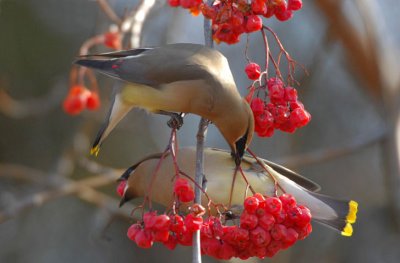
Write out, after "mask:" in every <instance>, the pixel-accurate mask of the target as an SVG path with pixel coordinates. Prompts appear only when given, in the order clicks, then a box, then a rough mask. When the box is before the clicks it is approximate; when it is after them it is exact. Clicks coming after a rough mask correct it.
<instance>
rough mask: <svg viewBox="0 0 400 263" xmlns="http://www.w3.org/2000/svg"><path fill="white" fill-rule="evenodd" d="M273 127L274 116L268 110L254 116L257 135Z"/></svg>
mask: <svg viewBox="0 0 400 263" xmlns="http://www.w3.org/2000/svg"><path fill="white" fill-rule="evenodd" d="M273 127H274V117H273V116H272V114H271V113H270V112H269V111H268V110H264V112H263V114H260V115H258V116H256V117H255V131H256V132H257V134H258V135H259V136H262V135H264V133H265V131H266V130H268V129H270V128H273Z"/></svg>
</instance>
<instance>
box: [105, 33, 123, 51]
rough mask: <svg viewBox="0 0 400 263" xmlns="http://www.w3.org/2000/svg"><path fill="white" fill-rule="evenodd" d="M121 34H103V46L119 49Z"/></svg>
mask: <svg viewBox="0 0 400 263" xmlns="http://www.w3.org/2000/svg"><path fill="white" fill-rule="evenodd" d="M121 40H122V39H121V34H120V33H119V32H107V33H105V34H104V45H105V46H106V47H109V48H113V49H121V46H122V43H121Z"/></svg>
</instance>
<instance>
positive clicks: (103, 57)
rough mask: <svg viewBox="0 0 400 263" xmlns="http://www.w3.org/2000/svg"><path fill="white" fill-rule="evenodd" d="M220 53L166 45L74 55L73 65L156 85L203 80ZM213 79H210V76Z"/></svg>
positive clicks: (178, 45)
mask: <svg viewBox="0 0 400 263" xmlns="http://www.w3.org/2000/svg"><path fill="white" fill-rule="evenodd" d="M222 58H224V56H223V55H222V54H221V53H219V52H218V51H216V50H212V49H209V48H206V47H204V46H202V45H197V44H187V43H184V44H182V43H179V44H170V45H165V46H161V47H153V48H139V49H132V50H126V51H117V52H111V53H103V54H94V55H86V56H81V57H78V59H77V60H76V61H75V62H74V63H75V64H78V65H81V66H85V67H89V68H93V69H95V70H98V71H100V72H102V73H104V74H106V75H109V76H111V77H114V78H117V79H120V80H123V81H127V82H131V83H138V84H142V85H147V86H152V87H154V88H158V87H160V86H161V84H168V83H171V82H177V81H182V80H195V79H206V78H208V77H210V76H213V75H214V74H218V72H213V71H214V70H215V69H218V67H216V64H219V60H220V59H222ZM211 79H213V78H211Z"/></svg>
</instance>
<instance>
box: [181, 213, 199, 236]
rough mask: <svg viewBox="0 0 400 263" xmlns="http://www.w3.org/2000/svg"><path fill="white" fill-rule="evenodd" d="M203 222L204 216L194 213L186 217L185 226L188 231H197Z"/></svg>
mask: <svg viewBox="0 0 400 263" xmlns="http://www.w3.org/2000/svg"><path fill="white" fill-rule="evenodd" d="M202 224H203V218H202V217H197V216H194V215H193V214H188V215H187V216H186V218H185V226H186V228H187V231H189V232H195V231H197V230H200V228H201V225H202Z"/></svg>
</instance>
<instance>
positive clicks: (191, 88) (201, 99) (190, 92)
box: [121, 80, 213, 118]
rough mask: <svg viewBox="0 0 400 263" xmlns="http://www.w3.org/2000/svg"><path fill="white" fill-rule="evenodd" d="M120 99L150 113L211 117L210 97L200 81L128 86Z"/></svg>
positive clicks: (211, 104)
mask: <svg viewBox="0 0 400 263" xmlns="http://www.w3.org/2000/svg"><path fill="white" fill-rule="evenodd" d="M121 97H122V99H123V100H124V101H125V102H126V103H128V104H130V105H133V106H135V107H139V108H143V109H146V110H148V111H150V112H157V111H160V110H163V111H169V112H184V113H194V114H197V115H200V116H203V117H206V118H207V117H210V116H211V115H212V106H213V103H212V101H213V100H212V95H211V94H210V92H209V91H208V90H207V86H206V85H205V84H204V82H203V81H200V80H199V81H197V80H194V81H193V80H192V81H190V83H189V82H187V81H179V82H173V83H169V84H165V85H162V86H161V87H157V88H155V87H151V86H147V85H141V84H129V85H127V86H125V87H124V88H123V89H122V92H121Z"/></svg>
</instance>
